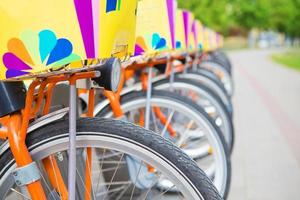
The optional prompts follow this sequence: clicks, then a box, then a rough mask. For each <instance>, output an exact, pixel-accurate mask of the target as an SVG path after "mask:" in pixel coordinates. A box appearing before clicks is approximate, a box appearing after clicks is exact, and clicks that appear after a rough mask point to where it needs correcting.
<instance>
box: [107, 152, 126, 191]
mask: <svg viewBox="0 0 300 200" xmlns="http://www.w3.org/2000/svg"><path fill="white" fill-rule="evenodd" d="M123 157H124V153H123V154H122V156H121V158H120V160H119V163H118V165H117V168H116V170H115V171H114V174H113V176H112V178H111V180H110V184H109V185H108V188H107V191H109V189H110V186H111V184H112V182H113V180H114V178H115V175H116V174H117V171H118V169H119V166H120V162H121V160H122V159H123Z"/></svg>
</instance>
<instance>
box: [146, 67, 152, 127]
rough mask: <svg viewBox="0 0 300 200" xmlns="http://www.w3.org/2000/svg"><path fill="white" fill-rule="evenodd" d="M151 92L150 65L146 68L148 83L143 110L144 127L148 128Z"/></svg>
mask: <svg viewBox="0 0 300 200" xmlns="http://www.w3.org/2000/svg"><path fill="white" fill-rule="evenodd" d="M151 92H152V66H151V67H150V68H148V83H147V96H146V112H145V128H146V129H149V128H150V112H151Z"/></svg>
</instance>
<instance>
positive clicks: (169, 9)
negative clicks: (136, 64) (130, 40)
mask: <svg viewBox="0 0 300 200" xmlns="http://www.w3.org/2000/svg"><path fill="white" fill-rule="evenodd" d="M176 8H177V3H176V1H175V0H141V1H139V3H138V9H137V28H136V44H135V56H138V55H155V54H157V53H159V52H162V51H168V50H171V49H173V48H175V46H176V43H175V17H176V15H175V14H176Z"/></svg>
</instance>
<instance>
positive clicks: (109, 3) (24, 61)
mask: <svg viewBox="0 0 300 200" xmlns="http://www.w3.org/2000/svg"><path fill="white" fill-rule="evenodd" d="M136 5H137V0H127V1H122V0H101V1H100V0H73V1H72V0H47V1H42V0H30V1H24V0H1V1H0V26H1V28H2V29H3V30H5V31H1V32H0V80H3V79H6V78H12V77H17V76H21V75H26V74H38V73H42V72H44V71H47V70H49V69H57V68H58V67H60V66H63V65H66V64H69V63H73V62H76V61H78V60H83V59H87V58H108V57H111V56H116V57H124V56H129V55H131V54H132V53H133V51H134V37H135V36H134V33H135V19H136V15H135V13H136Z"/></svg>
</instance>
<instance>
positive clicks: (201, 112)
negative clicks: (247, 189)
mask: <svg viewBox="0 0 300 200" xmlns="http://www.w3.org/2000/svg"><path fill="white" fill-rule="evenodd" d="M145 97H146V92H144V91H138V92H131V93H128V94H126V95H124V96H121V99H120V103H121V105H122V104H125V103H127V102H131V101H133V100H136V99H139V98H145ZM152 97H159V98H167V99H170V100H172V101H177V102H180V104H181V105H184V106H186V107H188V108H190V109H192V110H193V111H194V112H197V113H199V115H201V116H206V117H205V118H206V119H207V120H208V121H209V123H210V125H211V126H213V127H214V129H215V130H216V132H217V135H218V139H219V140H220V143H221V144H222V147H220V148H222V149H223V151H224V154H225V159H226V169H227V171H226V173H227V177H226V184H225V189H224V193H223V195H222V197H223V198H224V199H226V198H227V195H228V192H229V189H230V183H231V162H230V152H229V149H228V147H227V144H226V142H225V139H224V136H223V134H222V132H221V130H220V129H219V128H218V127H217V126H216V125H215V123H214V122H213V121H212V120H211V119H210V117H209V116H208V114H207V113H206V112H205V111H204V110H203V108H202V107H200V106H199V105H197V104H195V103H194V102H193V101H192V100H190V99H188V98H186V97H183V96H180V95H177V94H175V93H172V92H169V91H159V90H153V91H152ZM111 112H112V110H111V107H110V105H107V106H105V107H104V108H103V109H102V110H101V111H99V113H97V114H96V116H97V117H103V116H105V115H106V114H107V113H111Z"/></svg>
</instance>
